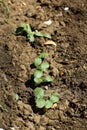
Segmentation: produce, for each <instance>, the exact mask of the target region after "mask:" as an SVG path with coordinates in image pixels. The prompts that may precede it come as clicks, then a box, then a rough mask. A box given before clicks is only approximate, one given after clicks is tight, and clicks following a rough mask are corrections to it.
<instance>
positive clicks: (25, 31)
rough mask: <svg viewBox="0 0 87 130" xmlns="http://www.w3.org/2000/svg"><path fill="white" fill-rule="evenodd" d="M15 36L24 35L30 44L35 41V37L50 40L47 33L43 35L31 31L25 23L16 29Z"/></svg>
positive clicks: (36, 31)
mask: <svg viewBox="0 0 87 130" xmlns="http://www.w3.org/2000/svg"><path fill="white" fill-rule="evenodd" d="M15 34H16V35H24V34H25V35H26V37H27V39H28V40H29V41H30V42H34V41H35V36H38V37H45V38H49V39H51V36H50V35H49V34H48V33H46V34H43V33H42V32H40V31H38V30H34V31H32V28H31V26H30V25H29V24H27V23H25V22H23V23H21V24H20V26H19V27H18V28H16V30H15Z"/></svg>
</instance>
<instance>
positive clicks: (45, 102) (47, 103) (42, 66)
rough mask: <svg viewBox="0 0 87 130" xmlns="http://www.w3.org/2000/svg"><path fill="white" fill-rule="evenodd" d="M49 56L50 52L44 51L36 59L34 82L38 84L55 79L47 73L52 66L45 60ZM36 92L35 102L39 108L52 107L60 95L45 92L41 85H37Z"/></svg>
mask: <svg viewBox="0 0 87 130" xmlns="http://www.w3.org/2000/svg"><path fill="white" fill-rule="evenodd" d="M47 56H48V53H47V52H43V53H41V54H40V55H39V56H38V57H36V58H35V60H34V65H35V67H36V70H35V72H34V82H35V83H36V84H41V83H44V82H45V83H46V82H52V81H53V79H52V78H51V76H50V75H47V74H45V72H47V70H48V69H49V67H50V65H49V63H48V62H47V61H46V60H45V58H46V57H47ZM34 94H35V103H36V106H37V107H38V108H45V109H49V108H52V106H53V104H54V103H56V102H58V101H59V95H58V94H57V93H52V94H45V91H44V89H42V88H41V87H36V89H35V90H34Z"/></svg>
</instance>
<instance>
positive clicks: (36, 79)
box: [34, 78, 43, 84]
mask: <svg viewBox="0 0 87 130" xmlns="http://www.w3.org/2000/svg"><path fill="white" fill-rule="evenodd" d="M34 82H35V83H37V84H40V83H42V82H43V79H42V78H34Z"/></svg>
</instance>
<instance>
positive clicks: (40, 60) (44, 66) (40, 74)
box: [34, 52, 53, 84]
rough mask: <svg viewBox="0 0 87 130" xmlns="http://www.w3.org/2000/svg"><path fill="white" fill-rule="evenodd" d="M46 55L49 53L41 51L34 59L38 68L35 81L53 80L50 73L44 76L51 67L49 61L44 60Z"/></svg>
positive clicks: (38, 82)
mask: <svg viewBox="0 0 87 130" xmlns="http://www.w3.org/2000/svg"><path fill="white" fill-rule="evenodd" d="M46 56H48V53H46V52H44V53H41V54H40V55H39V56H38V57H36V58H35V60H34V65H35V67H36V68H37V70H36V71H35V72H34V82H35V83H37V84H40V83H43V82H52V81H53V79H52V78H51V77H50V75H46V76H44V73H45V72H46V71H47V70H48V69H49V67H50V66H49V63H48V62H47V61H44V58H45V57H46Z"/></svg>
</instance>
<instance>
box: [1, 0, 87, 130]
mask: <svg viewBox="0 0 87 130" xmlns="http://www.w3.org/2000/svg"><path fill="white" fill-rule="evenodd" d="M66 7H69V9H68V10H65V9H66ZM49 19H50V20H52V24H51V25H49V26H48V25H45V24H44V21H47V20H49ZM23 21H24V22H27V23H29V24H30V25H31V26H32V27H33V28H34V29H37V30H41V31H43V32H48V33H49V34H51V35H52V40H53V41H54V42H55V43H56V45H57V46H54V45H44V43H45V42H46V41H47V40H48V39H45V38H38V37H36V38H35V42H34V43H29V42H28V41H26V38H25V37H24V36H15V35H14V34H13V31H14V30H15V29H16V28H17V27H18V25H19V24H20V23H21V22H23ZM44 51H47V52H48V53H49V58H48V60H49V62H50V66H51V75H52V77H53V79H54V81H53V83H51V84H50V85H48V91H49V92H58V93H59V95H60V101H59V102H58V104H57V106H56V107H55V108H54V109H49V110H47V111H46V112H45V113H40V110H36V108H35V106H34V99H33V90H34V86H33V84H32V81H31V80H32V79H31V77H32V74H33V72H34V69H33V68H32V67H31V65H32V63H33V61H34V58H35V57H36V56H38V54H40V53H42V52H44ZM15 94H18V96H19V99H18V100H16V99H15V98H14V95H15ZM0 128H3V129H4V130H87V1H86V0H77V1H75V0H66V1H65V0H47V1H46V0H8V1H7V0H2V2H0Z"/></svg>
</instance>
